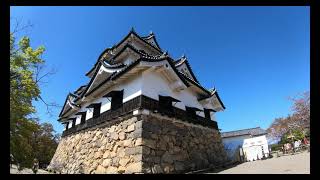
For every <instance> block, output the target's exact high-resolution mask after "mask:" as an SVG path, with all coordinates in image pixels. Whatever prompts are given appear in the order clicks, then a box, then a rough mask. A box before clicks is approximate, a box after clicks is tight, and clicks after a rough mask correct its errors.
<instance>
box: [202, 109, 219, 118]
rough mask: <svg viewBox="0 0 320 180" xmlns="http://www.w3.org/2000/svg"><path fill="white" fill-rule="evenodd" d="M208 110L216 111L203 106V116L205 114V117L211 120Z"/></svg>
mask: <svg viewBox="0 0 320 180" xmlns="http://www.w3.org/2000/svg"><path fill="white" fill-rule="evenodd" d="M210 112H216V111H215V110H213V109H206V108H204V116H205V118H206V119H209V120H211V116H210Z"/></svg>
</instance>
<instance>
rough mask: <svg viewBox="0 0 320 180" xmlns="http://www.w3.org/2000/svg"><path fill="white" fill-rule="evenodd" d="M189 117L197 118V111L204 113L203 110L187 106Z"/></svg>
mask: <svg viewBox="0 0 320 180" xmlns="http://www.w3.org/2000/svg"><path fill="white" fill-rule="evenodd" d="M186 111H187V116H188V118H191V119H196V118H197V111H202V110H201V109H198V108H195V107H188V106H186Z"/></svg>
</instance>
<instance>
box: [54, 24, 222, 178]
mask: <svg viewBox="0 0 320 180" xmlns="http://www.w3.org/2000/svg"><path fill="white" fill-rule="evenodd" d="M86 76H88V77H89V78H90V81H89V83H88V84H86V85H84V86H81V87H80V88H78V89H77V90H76V91H74V92H73V93H69V94H68V95H67V97H66V100H65V103H64V106H63V108H62V110H61V112H60V114H59V120H58V121H59V122H60V123H62V124H64V125H65V130H64V131H63V134H62V138H61V141H60V143H59V145H58V148H57V150H56V152H55V155H54V157H53V159H52V160H51V163H50V165H49V167H48V168H49V169H53V170H55V171H59V172H61V173H184V172H188V171H192V170H197V169H204V168H208V167H211V166H216V165H220V164H223V163H224V162H225V160H226V154H225V151H224V148H223V144H222V141H221V136H220V133H219V130H218V125H217V122H216V120H215V113H216V112H219V111H223V110H224V109H225V107H224V105H223V103H222V101H221V99H220V98H219V95H218V92H217V90H216V89H212V90H208V89H206V88H204V87H203V86H201V85H200V83H199V81H198V80H197V78H196V76H195V75H194V73H193V72H192V69H191V66H190V64H189V63H188V59H187V58H186V57H185V56H182V57H181V58H180V59H178V60H174V59H172V58H171V57H170V55H169V54H168V53H167V52H163V50H162V49H161V48H160V46H159V44H158V43H157V40H156V37H155V34H154V33H150V34H149V35H148V36H146V37H141V36H139V35H138V34H137V33H136V32H135V31H134V30H133V29H132V30H131V31H130V32H129V33H128V35H127V36H125V37H124V38H123V39H122V40H121V41H120V42H119V43H118V44H116V45H114V46H113V47H112V48H107V49H105V50H104V51H103V52H102V54H101V55H100V56H99V58H98V60H97V62H96V63H95V64H94V66H93V67H92V69H91V70H89V71H88V72H87V73H86Z"/></svg>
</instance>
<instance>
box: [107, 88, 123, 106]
mask: <svg viewBox="0 0 320 180" xmlns="http://www.w3.org/2000/svg"><path fill="white" fill-rule="evenodd" d="M103 97H111V110H115V109H118V108H120V107H121V106H122V104H123V90H121V91H111V92H109V93H108V94H106V95H104V96H103Z"/></svg>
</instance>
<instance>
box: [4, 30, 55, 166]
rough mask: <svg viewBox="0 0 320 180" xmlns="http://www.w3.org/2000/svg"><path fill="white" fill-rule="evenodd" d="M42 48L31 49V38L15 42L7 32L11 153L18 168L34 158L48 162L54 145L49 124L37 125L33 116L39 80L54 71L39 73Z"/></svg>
mask: <svg viewBox="0 0 320 180" xmlns="http://www.w3.org/2000/svg"><path fill="white" fill-rule="evenodd" d="M44 51H45V48H44V47H43V46H40V47H38V48H32V47H31V45H30V39H29V38H28V37H26V36H24V37H22V38H21V39H20V40H19V41H18V42H17V41H16V38H15V32H12V33H10V153H11V155H12V156H13V158H14V163H17V164H19V166H20V167H21V168H23V167H29V168H30V167H31V166H32V163H33V159H34V158H37V159H38V160H39V162H40V163H41V162H42V163H44V164H48V163H49V162H50V160H51V158H52V156H53V154H54V151H55V149H56V147H57V141H56V137H55V136H54V135H53V133H54V130H53V127H52V125H51V124H48V123H44V124H39V122H38V120H37V119H35V118H32V114H34V113H35V112H36V110H35V108H34V106H33V105H32V101H33V100H36V101H37V100H39V99H40V100H41V101H42V102H44V103H45V104H46V105H47V110H48V105H49V106H50V104H47V103H46V102H45V101H44V100H43V99H42V98H41V95H40V93H41V91H40V88H39V82H41V79H43V78H44V77H46V76H48V75H50V74H52V73H53V72H48V73H45V74H44V75H40V70H41V69H42V68H43V65H44V60H43V59H42V58H41V56H42V54H43V53H44Z"/></svg>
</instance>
